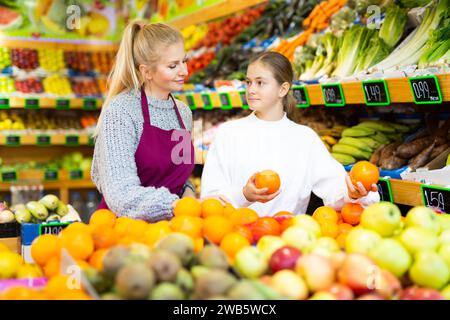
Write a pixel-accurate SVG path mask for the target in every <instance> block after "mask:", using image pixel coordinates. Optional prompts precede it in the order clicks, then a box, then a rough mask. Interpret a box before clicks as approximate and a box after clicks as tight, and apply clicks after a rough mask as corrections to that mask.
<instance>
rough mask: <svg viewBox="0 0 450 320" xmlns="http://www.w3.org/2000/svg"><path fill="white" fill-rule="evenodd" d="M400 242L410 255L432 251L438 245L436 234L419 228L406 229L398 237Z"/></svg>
mask: <svg viewBox="0 0 450 320" xmlns="http://www.w3.org/2000/svg"><path fill="white" fill-rule="evenodd" d="M400 241H401V243H402V244H403V246H404V247H405V248H406V249H407V250H408V251H409V253H411V254H412V255H414V254H416V253H417V252H419V251H427V250H429V251H434V250H436V249H437V247H438V245H439V240H438V237H437V236H436V234H435V233H434V232H433V231H431V230H429V229H424V228H421V227H409V228H406V229H405V230H404V231H403V232H402V234H401V235H400Z"/></svg>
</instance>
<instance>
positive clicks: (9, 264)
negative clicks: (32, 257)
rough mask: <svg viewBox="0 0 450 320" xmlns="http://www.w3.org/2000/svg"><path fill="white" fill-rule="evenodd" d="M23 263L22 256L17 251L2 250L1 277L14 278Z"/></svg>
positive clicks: (0, 257)
mask: <svg viewBox="0 0 450 320" xmlns="http://www.w3.org/2000/svg"><path fill="white" fill-rule="evenodd" d="M22 263H23V260H22V257H21V256H20V255H18V254H17V253H13V252H8V251H4V252H0V279H11V278H14V277H15V275H16V274H17V271H18V270H19V268H20V266H21V265H22Z"/></svg>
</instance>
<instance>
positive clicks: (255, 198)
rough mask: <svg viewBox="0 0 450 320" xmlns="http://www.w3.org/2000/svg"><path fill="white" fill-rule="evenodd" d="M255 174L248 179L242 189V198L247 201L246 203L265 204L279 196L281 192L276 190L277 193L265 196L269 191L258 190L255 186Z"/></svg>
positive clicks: (266, 189)
mask: <svg viewBox="0 0 450 320" xmlns="http://www.w3.org/2000/svg"><path fill="white" fill-rule="evenodd" d="M256 174H257V173H255V174H254V175H252V176H251V177H250V179H248V181H247V184H246V185H245V187H244V188H243V189H242V192H243V193H244V197H245V198H246V199H247V201H250V202H262V203H266V202H269V201H270V200H272V199H274V198H275V197H276V196H278V195H279V194H280V192H281V190H278V191H277V192H274V193H272V194H267V191H268V190H269V189H268V188H262V189H258V188H257V187H256V185H255V178H256Z"/></svg>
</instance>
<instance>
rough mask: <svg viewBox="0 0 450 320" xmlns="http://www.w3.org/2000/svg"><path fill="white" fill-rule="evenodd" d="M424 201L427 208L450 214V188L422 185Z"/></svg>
mask: <svg viewBox="0 0 450 320" xmlns="http://www.w3.org/2000/svg"><path fill="white" fill-rule="evenodd" d="M420 188H421V190H422V199H423V204H424V205H425V206H426V207H430V208H432V209H434V210H436V211H439V212H443V213H450V188H444V187H437V186H428V185H422V186H421V187H420Z"/></svg>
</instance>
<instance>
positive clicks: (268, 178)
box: [255, 170, 281, 194]
mask: <svg viewBox="0 0 450 320" xmlns="http://www.w3.org/2000/svg"><path fill="white" fill-rule="evenodd" d="M255 185H256V187H257V188H258V189H263V188H268V189H269V190H268V191H267V194H272V193H275V192H277V191H278V189H280V185H281V181H280V176H279V175H278V173H276V172H275V171H273V170H263V171H261V172H258V173H257V174H256V177H255Z"/></svg>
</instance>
